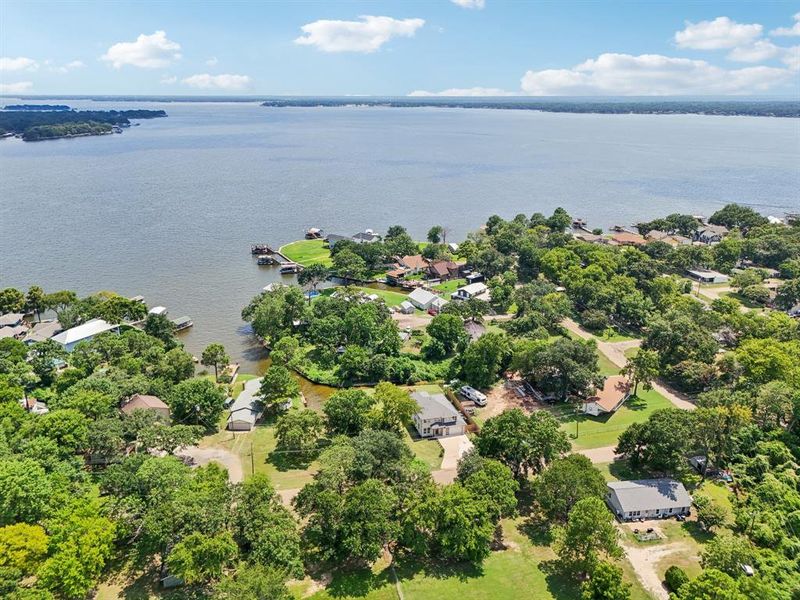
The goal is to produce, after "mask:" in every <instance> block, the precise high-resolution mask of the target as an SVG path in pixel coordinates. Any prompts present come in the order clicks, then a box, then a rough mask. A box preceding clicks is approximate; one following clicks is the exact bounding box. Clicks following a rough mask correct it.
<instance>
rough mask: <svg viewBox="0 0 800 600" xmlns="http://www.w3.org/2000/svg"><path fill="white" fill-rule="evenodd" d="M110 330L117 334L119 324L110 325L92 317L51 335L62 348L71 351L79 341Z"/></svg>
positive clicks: (84, 340) (85, 340)
mask: <svg viewBox="0 0 800 600" xmlns="http://www.w3.org/2000/svg"><path fill="white" fill-rule="evenodd" d="M107 331H110V332H112V333H116V334H117V335H119V325H112V324H111V323H107V322H106V321H104V320H103V319H92V320H91V321H87V322H86V323H83V324H82V325H78V326H77V327H73V328H71V329H67V330H66V331H62V332H61V333H59V334H58V335H55V336H53V338H52V339H53V341H56V342H58V343H59V344H61V345H62V346H64V350H66V351H67V352H72V350H73V349H74V348H75V346H77V345H78V344H79V343H81V342H87V341H89V340H91V339H92V338H94V337H95V336H97V335H100V334H101V333H106V332H107Z"/></svg>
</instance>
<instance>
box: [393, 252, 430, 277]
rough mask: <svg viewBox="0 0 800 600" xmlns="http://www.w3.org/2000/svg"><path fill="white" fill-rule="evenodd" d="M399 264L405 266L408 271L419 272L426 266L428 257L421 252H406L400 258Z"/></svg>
mask: <svg viewBox="0 0 800 600" xmlns="http://www.w3.org/2000/svg"><path fill="white" fill-rule="evenodd" d="M398 262H399V263H400V266H401V267H403V268H405V269H406V270H407V271H408V272H409V273H411V274H414V273H419V272H420V271H424V270H425V269H427V268H428V264H429V263H428V259H427V258H425V257H424V256H422V255H421V254H408V255H406V256H404V257H403V258H401V259H400V260H399V261H398Z"/></svg>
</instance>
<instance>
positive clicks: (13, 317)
mask: <svg viewBox="0 0 800 600" xmlns="http://www.w3.org/2000/svg"><path fill="white" fill-rule="evenodd" d="M24 318H25V315H23V314H22V313H6V314H4V315H2V316H0V327H16V326H17V325H22V321H23V319H24Z"/></svg>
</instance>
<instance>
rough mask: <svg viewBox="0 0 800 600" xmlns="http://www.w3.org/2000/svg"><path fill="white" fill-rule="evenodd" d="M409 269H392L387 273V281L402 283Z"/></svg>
mask: <svg viewBox="0 0 800 600" xmlns="http://www.w3.org/2000/svg"><path fill="white" fill-rule="evenodd" d="M407 272H408V271H407V270H406V269H403V268H399V269H392V270H391V271H389V272H388V273H386V283H387V284H389V285H400V282H401V281H402V280H403V278H404V277H405V276H406V273H407Z"/></svg>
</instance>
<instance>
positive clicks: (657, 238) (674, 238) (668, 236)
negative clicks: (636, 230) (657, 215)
mask: <svg viewBox="0 0 800 600" xmlns="http://www.w3.org/2000/svg"><path fill="white" fill-rule="evenodd" d="M644 238H645V239H646V240H647V241H648V242H664V243H665V244H669V245H670V246H681V245H687V244H691V243H692V240H690V239H689V238H687V237H683V236H682V235H678V234H677V233H667V232H666V231H659V230H658V229H653V230H652V231H648V232H647V233H646V234H645V236H644Z"/></svg>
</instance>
